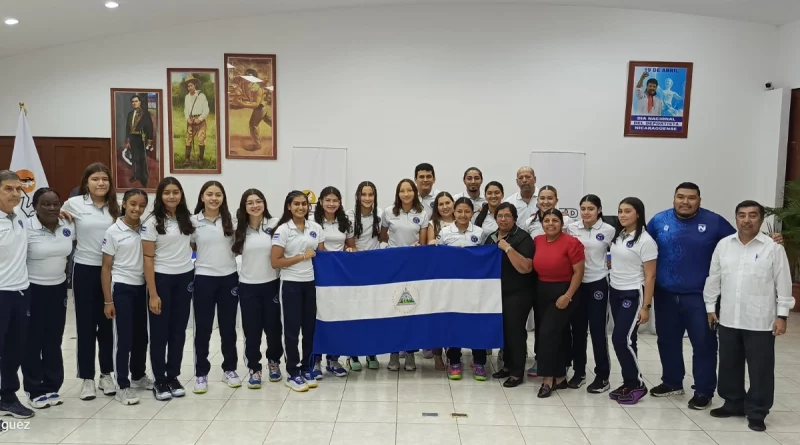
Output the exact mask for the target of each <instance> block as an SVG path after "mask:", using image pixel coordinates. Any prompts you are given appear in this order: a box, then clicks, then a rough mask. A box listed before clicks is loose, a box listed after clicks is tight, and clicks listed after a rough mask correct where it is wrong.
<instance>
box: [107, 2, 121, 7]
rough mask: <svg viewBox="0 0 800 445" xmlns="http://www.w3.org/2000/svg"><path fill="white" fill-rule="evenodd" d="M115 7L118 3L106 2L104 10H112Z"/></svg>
mask: <svg viewBox="0 0 800 445" xmlns="http://www.w3.org/2000/svg"><path fill="white" fill-rule="evenodd" d="M117 7H119V3H117V2H106V8H108V9H114V8H117Z"/></svg>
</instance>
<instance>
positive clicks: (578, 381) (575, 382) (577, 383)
mask: <svg viewBox="0 0 800 445" xmlns="http://www.w3.org/2000/svg"><path fill="white" fill-rule="evenodd" d="M585 383H586V376H585V375H578V374H575V375H573V376H572V378H571V379H569V381H568V382H567V386H568V387H570V388H572V389H578V388H580V387H581V386H583V385H584V384H585Z"/></svg>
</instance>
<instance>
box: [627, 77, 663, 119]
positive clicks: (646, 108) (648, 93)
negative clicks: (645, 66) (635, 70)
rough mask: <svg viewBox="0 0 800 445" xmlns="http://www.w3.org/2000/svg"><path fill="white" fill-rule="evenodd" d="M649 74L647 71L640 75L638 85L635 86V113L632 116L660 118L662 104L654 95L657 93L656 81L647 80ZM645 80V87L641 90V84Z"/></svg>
mask: <svg viewBox="0 0 800 445" xmlns="http://www.w3.org/2000/svg"><path fill="white" fill-rule="evenodd" d="M648 76H650V73H648V72H647V71H645V72H643V73H642V76H641V77H640V78H639V83H637V84H636V90H635V93H636V111H635V112H634V113H633V115H634V116H661V114H662V110H663V109H664V103H663V102H662V101H661V99H659V98H658V96H657V95H656V94H657V93H658V81H657V80H656V79H647V77H648ZM645 79H647V86H646V87H645V88H644V90H643V89H642V86H643V85H642V83H643V82H644V80H645Z"/></svg>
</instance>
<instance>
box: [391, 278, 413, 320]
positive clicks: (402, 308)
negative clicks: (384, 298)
mask: <svg viewBox="0 0 800 445" xmlns="http://www.w3.org/2000/svg"><path fill="white" fill-rule="evenodd" d="M415 295H417V297H416V298H415ZM418 295H419V294H418V293H417V291H416V289H415V288H413V287H409V286H408V285H405V284H404V285H403V287H398V290H397V292H395V295H394V300H393V302H394V307H395V309H396V310H397V311H398V312H401V313H403V314H411V313H413V312H414V311H416V310H417V298H418Z"/></svg>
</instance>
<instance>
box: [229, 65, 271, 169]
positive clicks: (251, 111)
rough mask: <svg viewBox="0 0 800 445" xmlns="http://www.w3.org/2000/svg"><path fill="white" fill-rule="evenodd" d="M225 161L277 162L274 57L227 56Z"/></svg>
mask: <svg viewBox="0 0 800 445" xmlns="http://www.w3.org/2000/svg"><path fill="white" fill-rule="evenodd" d="M225 67H226V68H225V69H226V72H227V75H226V76H225V106H226V109H225V157H226V158H229V159H262V160H275V159H277V158H278V131H277V118H278V116H277V106H276V94H275V93H276V83H275V72H276V69H275V55H274V54H225Z"/></svg>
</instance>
